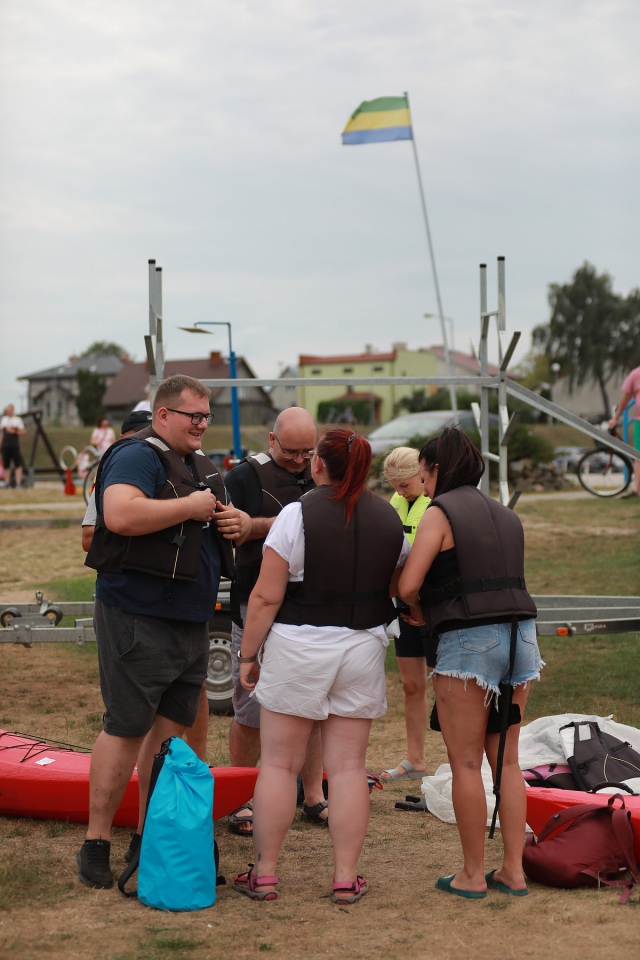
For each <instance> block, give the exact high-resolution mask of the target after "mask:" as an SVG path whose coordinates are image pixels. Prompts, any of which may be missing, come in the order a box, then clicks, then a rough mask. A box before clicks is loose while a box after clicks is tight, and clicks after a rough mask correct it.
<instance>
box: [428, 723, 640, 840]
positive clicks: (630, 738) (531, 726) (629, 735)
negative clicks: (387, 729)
mask: <svg viewBox="0 0 640 960" xmlns="http://www.w3.org/2000/svg"><path fill="white" fill-rule="evenodd" d="M574 720H575V721H580V720H595V721H596V723H597V724H598V725H599V727H600V729H601V730H602V732H603V733H609V734H611V735H612V736H614V737H618V739H619V740H626V741H627V742H628V743H630V744H631V746H632V747H633V748H634V750H637V751H638V752H640V730H637V729H636V728H635V727H628V726H626V724H624V723H616V721H615V720H612V719H611V717H596V716H592V715H586V714H580V713H561V714H558V715H556V716H553V717H539V718H538V720H533V721H532V722H531V723H528V724H527V725H526V726H524V727H522V729H521V731H520V745H519V760H520V768H521V769H522V770H527V769H528V768H529V767H538V766H540V764H543V763H566V762H567V754H566V752H565V748H564V745H563V741H562V734H561V733H560V727H562V726H564V725H565V724H566V723H571V722H572V721H574ZM571 736H572V744H571V745H572V746H573V732H572V734H571ZM482 780H483V783H484V789H485V793H486V795H487V826H489V825H490V824H491V818H492V817H493V808H494V803H495V798H494V796H493V777H492V775H491V768H490V767H489V764H488V762H487V759H486V757H485V759H484V762H483V764H482ZM422 793H423V794H424V797H425V800H426V803H427V809H428V810H429V812H430V813H433V814H434V815H435V816H436V817H438V818H439V819H440V820H443V821H444V822H445V823H455V822H456V818H455V814H454V812H453V803H452V801H451V767H450V766H449V764H448V763H443V764H441V766H439V767H438V769H437V770H436V772H435V774H434V775H433V776H432V777H423V778H422Z"/></svg>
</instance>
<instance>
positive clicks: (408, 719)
mask: <svg viewBox="0 0 640 960" xmlns="http://www.w3.org/2000/svg"><path fill="white" fill-rule="evenodd" d="M383 472H384V475H385V477H386V479H387V480H388V481H389V483H390V484H391V486H392V487H393V489H394V490H395V493H394V495H393V496H392V498H391V506H392V507H393V508H394V509H395V510H396V511H397V512H398V515H399V517H400V519H401V520H402V526H403V529H404V535H405V537H406V538H407V540H408V541H409V543H410V544H413V541H414V538H415V535H416V530H417V529H418V524H419V523H420V520H421V519H422V516H423V514H424V512H425V510H426V509H427V507H428V505H429V498H428V497H425V496H424V488H423V486H422V479H421V477H420V465H419V463H418V451H417V450H414V449H413V448H412V447H396V449H395V450H392V451H391V453H390V454H389V455H388V456H387V457H386V459H385V461H384V465H383ZM396 607H397V610H398V614H399V625H400V636H399V637H396V638H395V639H394V644H395V650H396V657H397V660H398V667H399V669H400V679H401V680H402V689H403V690H404V720H405V725H406V728H407V756H406V759H405V760H401V761H400V763H399V764H398V766H397V767H393V768H392V769H390V770H383V772H382V773H381V775H380V779H381V780H392V781H393V780H411V779H415V778H421V777H423V776H424V774H425V773H426V769H427V763H426V760H425V755H424V738H425V734H426V732H427V725H428V720H429V717H428V703H427V660H426V644H427V635H426V628H425V627H415V626H412V625H411V624H409V623H407V622H406V620H404V619H403V618H402V616H400V614H401V613H408V612H409V608H408V607H407V605H406V604H405V603H403V602H402V600H399V599H396ZM432 666H433V664H432Z"/></svg>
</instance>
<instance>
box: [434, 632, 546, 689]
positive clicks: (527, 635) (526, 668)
mask: <svg viewBox="0 0 640 960" xmlns="http://www.w3.org/2000/svg"><path fill="white" fill-rule="evenodd" d="M510 642H511V624H510V623H490V624H488V625H485V626H475V627H474V626H469V627H464V628H463V629H460V630H447V631H446V632H445V633H441V634H440V641H439V643H438V655H437V659H436V665H435V668H434V671H433V672H434V673H435V674H437V675H441V676H445V677H456V678H457V679H459V680H465V681H466V680H475V682H476V683H477V684H478V686H479V687H481V688H482V689H483V690H486V691H487V692H489V691H491V692H492V693H496V694H497V693H498V692H499V690H498V687H499V685H500V684H501V683H508V681H509V646H510ZM543 667H544V660H543V659H542V658H541V656H540V650H539V648H538V641H537V638H536V622H535V620H534V619H533V618H532V619H530V620H521V621H520V622H519V623H518V639H517V644H516V659H515V664H514V667H513V674H512V676H511V686H512V687H517V686H520V685H521V684H523V683H528V682H529V680H539V679H540V670H541V669H542V668H543Z"/></svg>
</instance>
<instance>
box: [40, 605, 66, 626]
mask: <svg viewBox="0 0 640 960" xmlns="http://www.w3.org/2000/svg"><path fill="white" fill-rule="evenodd" d="M42 616H43V617H46V619H47V620H49V622H50V623H51V625H52V626H53V627H57V626H58V624H59V623H60V621H61V620H62V618H63V616H64V614H63V612H62V610H61V609H60V607H47V609H46V610H45V611H44V613H43V614H42Z"/></svg>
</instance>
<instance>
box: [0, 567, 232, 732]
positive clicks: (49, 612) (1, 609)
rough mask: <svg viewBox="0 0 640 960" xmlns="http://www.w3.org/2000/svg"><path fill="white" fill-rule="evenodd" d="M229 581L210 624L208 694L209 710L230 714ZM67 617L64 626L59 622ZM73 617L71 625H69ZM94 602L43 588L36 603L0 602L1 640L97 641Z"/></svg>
mask: <svg viewBox="0 0 640 960" xmlns="http://www.w3.org/2000/svg"><path fill="white" fill-rule="evenodd" d="M230 586H231V583H230V581H229V580H221V581H220V588H219V590H218V599H217V603H216V612H215V616H214V618H213V620H211V622H210V623H209V668H208V671H207V697H208V700H209V712H210V713H221V714H228V715H230V714H231V713H232V712H233V705H232V703H231V695H232V692H233V678H232V674H231V602H230V595H229V589H230ZM63 617H66V618H68V619H67V620H65V621H64V625H62V626H60V625H59V624H60V623H61V621H62V620H63ZM70 619H72V620H73V623H72V625H69V626H67V623H69V620H70ZM95 639H96V635H95V632H94V629H93V602H92V601H91V602H86V601H85V602H64V601H63V602H61V603H58V602H53V601H52V600H45V598H44V595H43V593H42V591H41V590H38V591H37V592H36V599H35V603H11V604H9V603H7V604H3V603H0V643H14V644H22V646H24V647H31V646H33V644H34V643H75V644H77V645H78V646H79V647H81V646H83V645H84V644H85V643H90V642H92V641H95Z"/></svg>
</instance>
